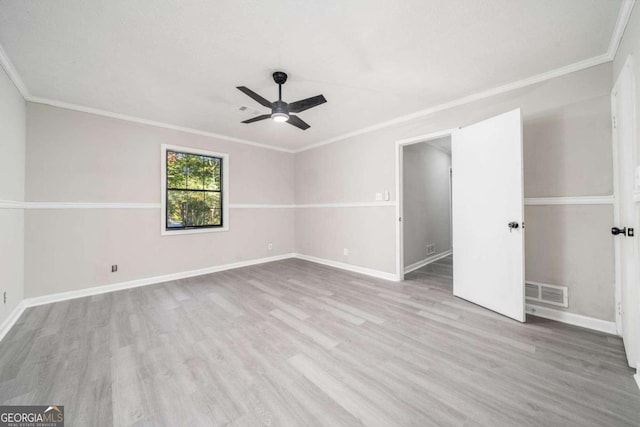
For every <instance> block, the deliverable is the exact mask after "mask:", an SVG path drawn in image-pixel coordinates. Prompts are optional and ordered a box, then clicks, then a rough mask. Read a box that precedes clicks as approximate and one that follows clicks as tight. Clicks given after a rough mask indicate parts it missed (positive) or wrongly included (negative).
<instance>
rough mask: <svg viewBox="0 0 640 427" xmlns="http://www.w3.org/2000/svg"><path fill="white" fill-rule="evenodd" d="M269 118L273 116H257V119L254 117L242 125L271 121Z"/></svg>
mask: <svg viewBox="0 0 640 427" xmlns="http://www.w3.org/2000/svg"><path fill="white" fill-rule="evenodd" d="M269 118H271V114H263V115H261V116H256V117H253V118H251V119H248V120H245V121H244V122H242V123H253V122H259V121H260V120H265V119H269Z"/></svg>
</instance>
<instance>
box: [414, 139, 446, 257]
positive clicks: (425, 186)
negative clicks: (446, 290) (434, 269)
mask: <svg viewBox="0 0 640 427" xmlns="http://www.w3.org/2000/svg"><path fill="white" fill-rule="evenodd" d="M446 139H447V140H450V139H451V137H447V138H446ZM450 168H451V156H450V155H449V154H447V153H445V152H444V151H442V150H440V149H438V148H435V147H434V146H432V145H430V144H429V143H426V142H422V143H419V144H412V145H408V146H405V147H404V148H403V165H402V182H403V187H404V191H403V197H402V205H403V209H402V223H403V224H404V227H403V228H404V233H403V247H404V266H405V267H407V266H409V265H412V264H415V263H417V262H419V261H422V260H424V259H425V258H427V257H429V256H432V255H427V245H429V244H435V251H436V252H435V254H441V253H443V252H446V251H449V250H451V204H450V194H451V193H450V186H449V169H450Z"/></svg>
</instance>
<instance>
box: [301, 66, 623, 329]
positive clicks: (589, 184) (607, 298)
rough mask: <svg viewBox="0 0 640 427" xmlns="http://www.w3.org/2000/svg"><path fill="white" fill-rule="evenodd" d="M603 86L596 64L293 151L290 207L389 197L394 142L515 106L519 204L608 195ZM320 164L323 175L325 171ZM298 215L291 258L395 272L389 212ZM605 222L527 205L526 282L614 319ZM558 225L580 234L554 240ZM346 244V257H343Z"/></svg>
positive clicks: (577, 308)
mask: <svg viewBox="0 0 640 427" xmlns="http://www.w3.org/2000/svg"><path fill="white" fill-rule="evenodd" d="M611 81H612V65H611V64H610V63H609V64H604V65H600V66H597V67H592V68H589V69H587V70H583V71H580V72H577V73H572V74H570V75H566V76H563V77H559V78H556V79H552V80H548V81H545V82H542V83H539V84H535V85H532V86H527V87H525V88H522V89H517V90H514V91H511V92H508V93H504V94H500V95H496V96H493V97H491V98H487V99H484V100H480V101H477V102H473V103H470V104H467V105H464V106H460V107H456V108H452V109H448V110H445V111H441V112H438V113H434V114H431V115H429V116H426V117H423V118H421V119H416V120H413V121H411V122H406V123H403V124H400V125H397V126H395V127H390V128H385V129H382V130H379V131H375V132H370V133H366V134H362V135H358V136H355V137H351V138H348V139H346V140H342V141H338V142H335V143H333V144H329V145H324V146H320V147H317V148H314V149H311V150H307V151H303V152H300V153H297V154H296V170H295V174H296V188H295V191H296V201H297V202H298V203H330V202H370V201H372V200H373V197H374V194H375V193H376V192H379V191H383V190H389V191H391V192H392V199H395V194H393V190H394V188H395V175H394V174H395V161H394V159H395V152H394V149H395V145H394V144H395V141H397V140H400V139H404V138H412V137H416V136H419V135H424V134H427V133H431V132H436V131H441V130H445V129H450V128H454V127H458V126H464V125H466V124H470V123H474V122H476V121H479V120H482V119H485V118H488V117H491V116H493V115H496V114H499V113H503V112H505V111H508V110H511V109H514V108H518V107H520V108H522V112H523V117H524V156H525V158H524V174H525V197H542V196H547V197H553V196H593V195H610V194H612V192H613V184H612V182H613V178H612V154H611V128H610V118H609V116H610V102H609V95H610V91H611V87H612V85H611ZM327 165H331V173H330V174H326V173H324V172H325V171H326V166H327ZM303 211H304V212H298V215H297V218H296V226H297V227H296V247H297V249H298V251H299V252H302V253H304V254H307V255H311V256H318V257H323V258H327V259H331V260H335V261H341V262H347V263H351V264H354V265H357V266H361V267H366V268H371V269H375V270H380V271H384V272H387V273H394V272H395V269H396V265H395V221H396V218H395V208H394V207H386V206H384V207H369V208H339V209H330V208H321V209H320V208H319V209H316V210H314V209H304V210H303ZM320 212H321V213H320ZM612 215H613V213H612V207H611V206H582V207H580V208H579V209H576V207H574V206H567V207H562V208H560V209H559V208H557V207H554V206H539V207H527V208H526V210H525V216H526V221H527V227H526V239H527V241H528V242H527V257H526V267H527V279H528V280H533V281H540V282H547V283H550V284H557V285H566V286H568V287H569V292H570V294H569V299H570V307H569V309H568V311H570V312H573V313H578V314H583V315H586V316H592V317H595V318H598V319H604V320H610V321H613V320H614V272H613V263H614V259H613V241H612V239H611V237H610V236H609V234H608V233H609V231H608V230H609V227H610V226H611V219H612ZM356 218H357V220H356ZM559 224H568V225H569V226H570V228H569V229H571V230H577V231H579V232H580V234H574V233H569V232H564V231H563V232H562V233H560V234H554V233H555V231H557V228H558V225H559ZM327 227H329V228H330V232H326V231H325V230H326V228H327ZM538 236H539V237H538ZM347 242H348V243H349V244H350V245H351V246H350V257H344V256H343V255H342V248H343V247H345V246H344V245H345V244H346V243H347ZM552 246H555V247H552ZM558 247H561V248H563V251H564V252H562V258H561V259H562V260H567V262H566V263H564V264H563V267H562V268H552V266H554V265H557V264H558V256H559V255H560V254H559V253H558V251H557V249H558ZM351 254H354V256H351ZM355 254H357V256H356V255H355Z"/></svg>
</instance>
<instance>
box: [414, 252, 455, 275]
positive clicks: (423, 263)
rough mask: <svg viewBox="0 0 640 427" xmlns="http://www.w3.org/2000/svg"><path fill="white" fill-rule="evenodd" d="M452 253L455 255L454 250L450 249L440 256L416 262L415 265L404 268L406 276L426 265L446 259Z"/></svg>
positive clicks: (436, 255) (432, 256)
mask: <svg viewBox="0 0 640 427" xmlns="http://www.w3.org/2000/svg"><path fill="white" fill-rule="evenodd" d="M452 253H453V250H452V249H449V250H448V251H444V252H440V253H439V254H435V255H431V256H430V257H427V258H425V259H423V260H421V261H418V262H414V263H413V264H411V265H408V266H406V267H405V268H404V274H407V273H411V272H412V271H414V270H417V269H419V268H422V267H424V266H425V265H429V264H431V263H432V262H436V261H438V260H440V259H442V258H446V257H448V256H449V255H451V254H452Z"/></svg>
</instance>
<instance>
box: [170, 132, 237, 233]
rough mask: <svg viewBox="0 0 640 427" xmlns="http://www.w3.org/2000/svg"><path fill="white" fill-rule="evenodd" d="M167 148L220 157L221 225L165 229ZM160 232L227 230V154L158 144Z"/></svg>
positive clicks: (212, 231) (215, 231) (213, 231)
mask: <svg viewBox="0 0 640 427" xmlns="http://www.w3.org/2000/svg"><path fill="white" fill-rule="evenodd" d="M167 150H168V151H178V152H181V153H187V154H199V155H202V156H211V157H219V158H221V159H222V227H210V228H197V229H190V230H167V229H166V214H167ZM160 198H161V204H160V206H161V208H160V234H161V235H162V236H176V235H181V234H201V233H219V232H221V231H229V154H227V153H216V152H214V151H206V150H200V149H198V148H190V147H181V146H178V145H168V144H162V145H161V146H160Z"/></svg>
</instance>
